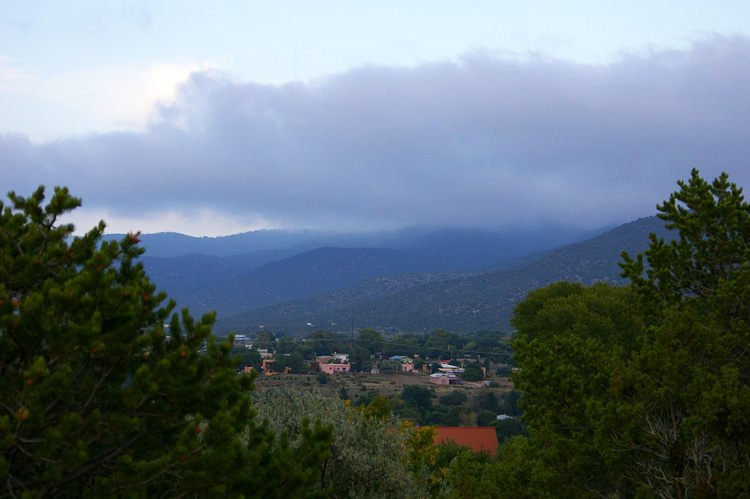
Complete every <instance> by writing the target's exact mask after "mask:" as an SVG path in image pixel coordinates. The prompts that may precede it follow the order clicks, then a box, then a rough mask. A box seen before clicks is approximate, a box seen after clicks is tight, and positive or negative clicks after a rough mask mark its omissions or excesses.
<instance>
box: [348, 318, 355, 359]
mask: <svg viewBox="0 0 750 499" xmlns="http://www.w3.org/2000/svg"><path fill="white" fill-rule="evenodd" d="M349 351H350V352H352V353H354V318H352V330H351V332H350V333H349Z"/></svg>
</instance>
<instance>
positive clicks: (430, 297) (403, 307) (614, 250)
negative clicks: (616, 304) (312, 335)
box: [216, 217, 666, 334]
mask: <svg viewBox="0 0 750 499" xmlns="http://www.w3.org/2000/svg"><path fill="white" fill-rule="evenodd" d="M651 232H655V233H657V234H659V235H664V234H666V229H665V228H664V224H663V222H662V221H661V220H659V219H658V218H657V217H647V218H643V219H639V220H637V221H635V222H631V223H629V224H625V225H622V226H620V227H618V228H616V229H613V230H611V231H608V232H606V233H604V234H601V235H600V236H597V237H594V238H591V239H588V240H586V241H583V242H580V243H575V244H571V245H568V246H564V247H561V248H558V249H556V250H554V251H551V252H548V253H546V254H544V255H542V256H540V257H538V258H535V259H533V260H531V261H529V262H526V263H523V264H520V265H517V266H515V267H512V268H510V269H506V270H502V271H496V272H480V273H478V272H472V273H465V274H428V275H425V276H419V277H416V276H414V275H412V274H408V275H400V276H392V277H390V278H388V279H374V280H370V281H367V282H363V283H358V284H357V285H356V286H355V287H351V288H348V289H345V290H340V291H336V292H335V293H327V294H323V295H320V296H317V297H314V298H310V299H306V300H303V301H294V302H289V303H283V304H279V305H275V306H269V307H265V308H263V309H259V310H252V311H250V312H248V313H246V314H241V315H239V316H236V317H231V316H230V317H223V318H222V317H220V318H219V321H218V322H217V325H216V327H217V330H218V331H228V330H235V331H238V332H240V331H253V330H255V328H257V326H258V325H261V324H262V325H264V326H266V328H272V329H278V330H280V331H284V332H287V333H289V334H294V333H296V332H302V331H304V330H305V324H307V323H308V322H310V323H312V324H314V325H318V326H321V327H322V326H325V325H327V324H330V323H339V324H349V323H350V322H351V321H352V320H354V322H355V324H357V325H358V326H361V327H366V326H380V327H396V328H399V329H402V330H408V331H429V330H432V329H439V328H445V329H451V330H455V331H465V332H468V331H476V330H481V329H489V330H498V329H500V330H504V329H508V328H509V324H508V320H509V318H510V316H511V313H512V310H513V306H514V305H515V304H516V303H517V302H518V301H520V300H522V299H523V298H524V296H525V295H526V293H527V292H529V291H530V290H533V289H535V288H538V287H540V286H544V285H546V284H548V283H551V282H556V281H560V280H568V281H575V282H581V283H584V284H592V283H594V282H598V281H603V282H611V283H615V284H620V283H623V282H624V280H623V278H622V277H620V272H621V271H622V269H621V268H620V267H619V265H618V262H619V261H620V255H621V253H622V252H623V251H628V252H630V253H637V252H639V251H643V250H645V249H646V248H647V246H648V241H649V239H648V236H649V234H650V233H651Z"/></svg>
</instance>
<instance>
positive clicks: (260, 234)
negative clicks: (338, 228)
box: [107, 227, 585, 317]
mask: <svg viewBox="0 0 750 499" xmlns="http://www.w3.org/2000/svg"><path fill="white" fill-rule="evenodd" d="M582 234H585V232H582V231H579V230H560V229H551V228H549V227H547V228H541V229H535V230H522V231H516V232H510V231H487V230H477V229H441V230H428V229H425V228H411V229H403V230H399V231H381V232H373V233H354V234H347V233H331V232H321V231H313V230H299V231H285V230H268V231H254V232H248V233H244V234H235V235H233V236H226V237H218V238H195V237H190V236H184V235H182V234H175V233H161V234H145V235H142V236H141V238H142V240H143V245H144V246H145V247H146V253H145V255H144V256H142V257H141V261H142V262H143V263H144V265H145V267H146V270H147V272H148V274H149V277H150V278H151V280H152V281H154V282H155V283H156V284H157V287H158V288H159V289H162V290H165V291H167V293H168V294H169V295H170V297H172V298H174V299H175V300H176V301H177V303H178V304H179V306H180V307H183V306H188V307H189V308H191V310H193V312H194V313H196V314H198V313H202V312H205V311H208V310H217V311H218V312H219V313H220V316H222V317H223V316H227V315H235V314H237V313H240V312H242V311H244V310H248V309H252V308H257V307H261V306H265V305H269V304H272V303H278V302H280V301H285V300H290V299H297V298H306V297H309V296H311V295H314V294H317V293H320V292H323V291H327V290H332V289H337V288H339V287H341V286H348V285H350V284H353V283H356V282H357V281H359V280H362V279H366V278H370V277H376V276H378V275H380V276H383V275H392V274H394V273H407V274H416V273H425V272H449V271H476V270H479V269H481V268H483V267H486V266H487V265H490V264H491V265H492V268H493V269H501V268H507V267H509V266H511V265H513V264H517V263H519V262H522V261H526V260H528V259H529V258H530V256H529V254H530V253H531V254H539V252H540V251H543V250H548V249H550V248H552V247H554V246H559V245H560V244H563V243H568V242H570V241H575V240H580V238H581V237H582ZM107 237H108V238H109V239H117V238H119V237H120V236H118V235H109V236H107ZM323 243H329V244H328V245H327V246H323V247H324V248H329V250H328V251H319V250H320V249H321V246H319V245H320V244H323ZM357 244H359V246H356V245H357ZM333 247H336V248H339V250H344V249H346V250H351V251H350V252H349V254H348V256H347V257H346V258H348V259H349V260H352V259H353V258H355V257H354V256H353V255H354V253H356V252H360V253H362V255H361V258H363V260H362V262H366V261H368V260H367V259H368V258H371V257H372V255H373V254H374V253H373V250H375V249H381V250H383V249H388V250H390V251H391V253H390V255H391V256H392V257H394V258H396V257H395V255H397V254H398V255H399V256H398V257H397V258H396V259H393V258H391V259H390V260H389V261H388V262H385V261H383V262H381V263H382V264H383V265H384V267H383V268H381V269H380V270H374V269H375V268H368V267H367V265H370V264H371V263H372V262H371V261H370V263H362V265H364V266H363V267H362V268H360V267H359V265H355V264H353V265H349V266H348V267H343V266H335V265H333V263H334V262H332V261H331V258H333V259H335V258H337V256H335V255H334V254H333V253H332V251H333V250H331V249H330V248H333ZM393 251H397V252H400V253H393ZM385 254H386V253H381V255H385ZM165 255H172V256H165ZM332 255H333V256H332ZM295 256H298V258H294V257H295ZM396 260H398V263H397V262H396ZM274 262H276V263H275V264H274V265H271V264H273V263H274ZM267 265H271V266H270V267H266V268H262V267H265V266H267ZM255 269H258V270H257V271H255V272H254V270H255ZM309 269H319V270H318V271H310V270H309ZM378 272H380V274H378ZM347 274H348V275H347ZM441 279H442V277H441ZM427 280H428V281H431V280H433V278H432V277H429V278H428V279H427ZM405 282H412V280H408V279H407V280H405ZM414 282H416V281H414Z"/></svg>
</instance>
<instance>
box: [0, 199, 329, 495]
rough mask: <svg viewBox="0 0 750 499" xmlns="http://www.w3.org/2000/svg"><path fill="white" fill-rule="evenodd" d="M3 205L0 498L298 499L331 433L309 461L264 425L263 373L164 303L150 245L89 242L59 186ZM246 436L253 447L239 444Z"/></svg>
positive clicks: (318, 441) (309, 440)
mask: <svg viewBox="0 0 750 499" xmlns="http://www.w3.org/2000/svg"><path fill="white" fill-rule="evenodd" d="M8 197H9V199H10V202H11V205H10V206H4V205H3V204H2V203H0V446H2V454H0V484H2V485H1V487H2V489H0V490H1V492H0V495H2V496H10V497H19V496H24V497H42V496H46V495H52V494H54V495H56V496H80V495H88V496H97V497H119V496H139V497H146V496H148V497H158V496H170V497H171V496H174V497H177V496H180V495H186V494H190V495H198V496H211V497H213V496H216V495H218V494H222V493H227V494H233V495H237V494H241V493H251V494H253V493H256V492H261V493H267V494H268V495H269V496H271V497H278V496H294V495H295V494H297V493H299V492H300V490H304V489H305V487H306V484H308V483H309V480H308V478H309V470H310V469H314V468H315V465H316V464H317V460H320V459H321V458H322V457H324V455H323V454H324V453H325V446H326V444H327V443H329V442H330V430H327V429H325V428H323V427H320V426H317V427H312V426H311V427H308V428H307V429H305V432H304V441H305V442H306V445H307V449H306V450H307V451H309V452H307V454H304V455H303V454H302V453H297V452H295V451H291V450H290V449H288V448H284V447H283V446H282V447H279V446H276V447H273V446H272V445H271V443H272V442H273V440H274V436H273V434H272V433H271V432H270V431H269V430H268V428H267V427H264V426H262V425H255V424H253V420H252V417H253V411H252V409H251V400H250V398H249V395H248V394H247V391H248V390H250V389H251V383H252V379H253V378H252V376H242V377H238V376H237V375H236V373H235V367H236V364H237V359H234V358H232V356H231V346H232V345H231V341H228V342H225V343H222V344H217V343H216V342H215V341H214V340H213V337H212V336H211V335H210V331H211V326H212V324H213V321H214V314H207V315H205V316H203V317H202V318H201V319H200V320H197V321H196V320H194V319H193V318H192V317H191V316H190V314H189V313H188V312H187V310H183V311H182V313H180V314H173V313H172V311H173V309H174V307H175V304H174V302H172V301H169V302H168V303H166V304H165V305H164V302H165V300H166V296H165V294H164V293H158V292H156V289H155V286H154V285H153V284H152V283H151V282H150V281H149V279H148V278H147V277H146V275H145V272H144V270H143V267H142V265H141V264H140V263H137V258H138V256H139V255H140V254H141V253H142V252H143V250H142V249H140V248H139V247H138V236H137V234H129V235H128V236H127V237H125V238H124V239H123V240H122V241H119V242H115V241H112V242H100V240H101V236H102V233H103V231H104V223H103V222H102V223H100V224H99V225H98V226H97V227H95V228H94V229H92V230H91V231H89V232H88V233H87V234H85V235H84V236H82V237H80V238H72V237H71V234H72V232H73V226H72V225H70V224H58V219H59V217H60V216H61V215H64V214H65V213H67V212H69V211H70V210H72V209H74V208H76V207H77V206H79V205H80V200H78V199H76V198H74V197H72V196H70V195H69V193H68V191H67V189H65V188H56V189H55V191H54V195H53V196H52V198H51V199H50V200H49V203H48V204H46V205H43V201H44V189H43V188H41V187H40V188H39V189H38V190H36V192H34V193H33V194H32V195H31V196H30V197H29V198H24V197H21V196H18V195H16V194H15V193H13V192H11V193H9V195H8ZM242 432H244V435H245V437H244V441H243V440H242V439H240V438H238V435H239V434H240V433H242Z"/></svg>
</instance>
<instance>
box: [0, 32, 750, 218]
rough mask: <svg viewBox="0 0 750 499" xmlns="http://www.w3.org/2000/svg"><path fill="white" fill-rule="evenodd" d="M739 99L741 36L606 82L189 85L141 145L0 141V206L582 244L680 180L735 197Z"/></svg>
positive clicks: (439, 78)
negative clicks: (44, 201) (519, 229)
mask: <svg viewBox="0 0 750 499" xmlns="http://www.w3.org/2000/svg"><path fill="white" fill-rule="evenodd" d="M748 88H750V40H748V39H746V38H742V37H734V38H725V37H715V38H710V39H706V40H702V41H698V42H696V43H694V45H693V46H692V47H691V48H690V49H689V50H685V51H654V52H651V53H641V54H637V55H631V56H626V57H623V58H621V59H619V60H618V61H617V62H615V63H612V64H609V65H586V64H579V63H573V62H566V61H561V60H549V59H533V58H531V59H524V60H508V59H499V58H496V57H493V56H492V55H490V54H485V53H476V54H470V55H467V56H465V57H464V58H462V59H461V60H460V61H451V62H436V63H432V64H426V65H423V66H419V67H415V68H388V67H364V68H359V69H355V70H352V71H350V72H346V73H342V74H337V75H331V76H330V77H328V78H326V79H324V80H320V81H315V82H311V83H308V84H305V83H301V82H298V83H289V84H285V85H280V86H279V85H265V84H257V83H245V82H237V81H233V80H232V79H231V78H230V77H229V76H227V75H225V74H221V73H214V72H210V71H204V72H199V73H194V74H193V75H192V76H191V77H190V79H189V80H188V81H187V82H186V83H185V84H184V85H183V86H182V87H181V88H180V89H179V92H178V96H177V99H176V101H175V103H173V104H171V105H169V106H163V107H161V108H159V109H157V111H158V112H157V115H158V118H157V119H155V120H154V121H153V122H152V123H151V124H150V126H149V127H148V128H147V129H146V130H145V131H143V132H118V133H109V134H101V135H94V136H79V137H72V138H68V139H65V140H60V141H55V142H47V143H33V142H31V141H30V140H29V139H27V138H26V137H24V136H21V135H12V134H11V135H8V134H6V135H4V136H0V172H1V173H2V177H3V178H4V179H5V182H3V187H4V188H5V189H4V190H6V191H7V190H11V189H12V190H15V191H17V192H19V193H30V192H31V190H33V189H34V188H35V187H36V186H37V185H39V184H44V185H47V186H49V187H51V186H53V185H67V186H69V187H70V189H71V191H72V192H73V193H74V194H75V195H77V196H80V197H82V198H83V199H84V203H85V208H86V209H88V210H93V211H107V212H108V213H110V214H111V215H112V216H115V217H128V218H130V219H137V218H141V217H144V218H145V217H151V218H153V217H154V216H158V214H159V213H174V212H179V213H182V214H183V215H184V216H185V217H188V218H189V217H190V216H191V214H193V215H195V216H196V217H198V216H199V214H201V215H200V216H205V213H207V212H210V213H214V214H216V216H217V217H221V218H222V219H233V220H236V222H237V224H240V225H242V224H247V226H248V227H249V226H251V225H253V224H255V225H258V224H261V225H264V224H265V225H271V226H281V227H300V226H304V227H327V228H332V227H341V228H347V229H351V228H383V227H394V226H403V225H412V224H429V225H463V226H475V227H488V228H489V227H501V226H508V225H523V224H533V223H540V222H541V223H565V224H575V225H581V226H588V227H595V226H601V225H605V224H612V223H622V222H625V221H629V220H632V219H634V218H637V217H639V216H646V215H650V214H653V213H655V205H656V203H658V202H661V201H662V200H664V199H665V198H666V197H667V196H668V195H669V193H670V192H672V191H674V190H675V188H676V183H675V182H676V181H677V180H678V179H684V178H687V177H688V175H689V172H690V169H691V168H693V167H697V168H699V169H700V170H701V173H702V174H703V176H704V177H708V178H713V177H714V176H716V175H718V174H719V173H720V172H721V171H726V172H728V173H729V175H730V179H732V180H733V181H734V182H736V183H738V184H740V185H746V186H750V168H748V167H747V163H748V157H750V155H749V154H748V153H750V140H748V138H747V133H748V130H750V97H748V90H747V89H748ZM162 230H170V228H169V227H163V229H162Z"/></svg>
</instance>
